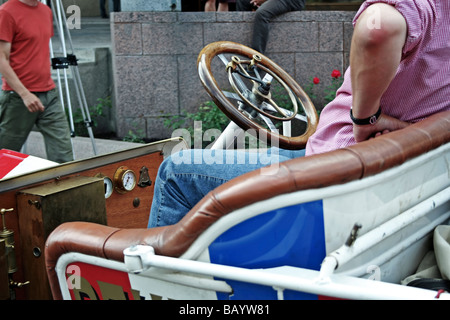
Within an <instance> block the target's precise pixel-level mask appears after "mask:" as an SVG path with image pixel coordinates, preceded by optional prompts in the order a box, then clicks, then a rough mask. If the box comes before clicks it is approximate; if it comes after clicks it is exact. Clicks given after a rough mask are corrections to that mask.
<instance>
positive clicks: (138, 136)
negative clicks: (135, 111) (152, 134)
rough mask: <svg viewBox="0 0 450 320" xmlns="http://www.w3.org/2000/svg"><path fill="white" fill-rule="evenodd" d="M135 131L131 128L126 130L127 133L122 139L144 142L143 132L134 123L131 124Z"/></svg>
mask: <svg viewBox="0 0 450 320" xmlns="http://www.w3.org/2000/svg"><path fill="white" fill-rule="evenodd" d="M132 125H133V127H134V128H135V130H136V132H135V131H134V130H133V129H130V130H128V133H127V134H126V135H125V136H124V137H123V138H122V141H126V142H134V143H145V140H144V138H145V133H144V130H143V129H136V123H133V124H132Z"/></svg>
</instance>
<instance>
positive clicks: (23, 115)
mask: <svg viewBox="0 0 450 320" xmlns="http://www.w3.org/2000/svg"><path fill="white" fill-rule="evenodd" d="M37 116H38V113H36V112H29V111H28V109H27V108H26V106H25V105H24V103H23V101H22V99H21V98H20V96H19V95H18V94H17V93H15V92H12V91H1V93H0V149H9V150H14V151H20V150H21V149H22V146H23V144H24V143H25V141H26V140H27V137H28V134H29V133H30V131H31V129H33V125H34V123H35V122H36V119H37Z"/></svg>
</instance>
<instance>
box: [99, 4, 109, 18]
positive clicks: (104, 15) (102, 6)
mask: <svg viewBox="0 0 450 320" xmlns="http://www.w3.org/2000/svg"><path fill="white" fill-rule="evenodd" d="M100 16H101V17H102V18H107V17H108V14H107V13H106V0H100Z"/></svg>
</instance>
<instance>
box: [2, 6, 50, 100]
mask: <svg viewBox="0 0 450 320" xmlns="http://www.w3.org/2000/svg"><path fill="white" fill-rule="evenodd" d="M52 36H53V18H52V11H51V9H50V8H49V7H48V6H47V5H45V4H43V3H41V2H38V5H37V6H35V7H32V6H29V5H26V4H24V3H22V2H20V1H19V0H9V1H8V2H6V3H4V4H3V5H2V6H0V40H3V41H6V42H9V43H11V54H10V65H11V67H12V68H13V70H14V71H15V72H16V74H17V76H18V77H19V79H20V81H21V82H22V83H23V85H24V86H25V87H26V88H27V89H28V90H30V91H32V92H44V91H48V90H51V89H53V88H54V87H55V83H54V82H53V80H52V77H51V69H50V47H49V42H50V39H51V37H52ZM2 80H3V85H2V89H3V90H8V91H11V90H12V88H11V87H10V86H9V85H8V84H7V83H6V81H5V79H2Z"/></svg>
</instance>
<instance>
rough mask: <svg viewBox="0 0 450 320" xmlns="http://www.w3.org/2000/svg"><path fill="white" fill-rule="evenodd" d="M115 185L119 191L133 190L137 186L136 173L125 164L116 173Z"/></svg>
mask: <svg viewBox="0 0 450 320" xmlns="http://www.w3.org/2000/svg"><path fill="white" fill-rule="evenodd" d="M114 186H115V189H116V191H117V192H119V193H125V192H129V191H131V190H133V189H134V187H135V186H136V174H135V173H134V171H133V170H131V169H128V168H127V167H125V166H122V167H120V168H119V169H117V171H116V173H115V174H114Z"/></svg>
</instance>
